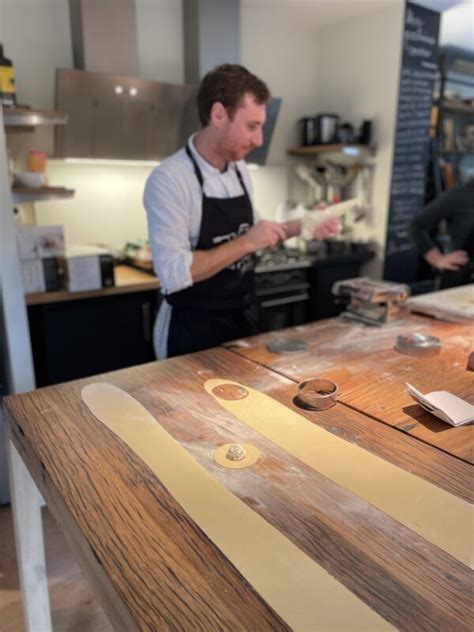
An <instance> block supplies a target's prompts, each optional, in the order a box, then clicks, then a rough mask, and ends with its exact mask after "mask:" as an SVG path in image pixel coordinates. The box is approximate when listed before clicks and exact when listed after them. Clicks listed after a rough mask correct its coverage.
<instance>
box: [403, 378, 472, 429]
mask: <svg viewBox="0 0 474 632" xmlns="http://www.w3.org/2000/svg"><path fill="white" fill-rule="evenodd" d="M405 386H406V389H405V390H406V392H407V393H408V394H409V395H410V396H411V397H412V398H413V399H414V400H415V401H416V402H417V403H418V404H420V406H423V408H424V409H425V410H427V411H428V412H430V413H431V414H432V415H436V417H438V418H439V419H441V420H442V421H445V422H446V423H448V424H451V426H463V425H465V424H469V423H472V422H474V406H473V405H472V404H470V403H469V402H466V401H465V400H464V399H461V398H460V397H457V395H453V394H452V393H448V392H447V391H432V392H431V393H427V394H426V395H423V393H420V391H418V390H417V389H416V388H414V387H413V386H412V385H411V384H408V382H406V384H405Z"/></svg>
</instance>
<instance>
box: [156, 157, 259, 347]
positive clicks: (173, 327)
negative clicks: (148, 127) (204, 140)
mask: <svg viewBox="0 0 474 632" xmlns="http://www.w3.org/2000/svg"><path fill="white" fill-rule="evenodd" d="M186 153H187V155H188V157H189V159H190V160H191V162H192V163H193V166H194V171H195V173H196V177H197V179H198V181H199V184H200V185H201V189H202V218H201V227H200V232H199V238H198V242H197V244H196V250H210V249H211V248H215V247H216V246H219V245H220V244H222V243H225V242H226V241H230V240H231V239H235V238H237V237H239V236H240V235H243V234H244V233H246V232H247V231H248V230H249V228H250V227H251V226H252V224H253V208H252V202H251V200H250V197H249V195H248V193H247V189H246V188H245V184H244V181H243V178H242V175H241V173H240V171H239V170H238V168H237V166H236V167H235V169H236V172H237V177H238V179H239V182H240V185H241V186H242V190H243V194H242V195H239V196H237V197H234V198H224V199H221V198H212V197H208V196H207V195H205V193H204V180H203V177H202V173H201V170H200V169H199V167H198V165H197V162H196V161H195V159H194V157H193V156H192V154H191V151H190V150H189V147H186ZM166 300H167V302H168V303H169V304H170V305H172V307H173V310H172V313H171V321H170V325H169V331H168V349H167V355H168V357H169V358H171V357H172V356H177V355H182V354H185V353H193V352H194V351H202V350H203V349H209V348H211V347H216V346H218V345H220V344H222V343H223V342H227V341H229V340H234V339H236V338H243V337H245V336H250V335H253V334H255V333H258V326H257V323H258V309H257V306H256V302H255V281H254V257H253V256H252V255H248V256H246V257H243V258H242V259H240V260H239V261H236V262H235V263H234V264H232V265H231V266H229V267H228V268H226V269H225V270H221V271H220V272H218V273H217V274H216V275H214V276H213V277H211V278H210V279H206V280H204V281H200V282H198V283H195V284H194V285H193V286H191V287H189V288H186V289H184V290H181V291H179V292H174V293H173V294H168V295H167V296H166Z"/></svg>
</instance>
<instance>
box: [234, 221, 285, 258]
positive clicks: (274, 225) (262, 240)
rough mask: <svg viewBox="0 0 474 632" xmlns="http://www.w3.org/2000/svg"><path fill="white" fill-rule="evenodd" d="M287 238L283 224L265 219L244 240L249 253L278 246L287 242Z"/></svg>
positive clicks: (255, 225)
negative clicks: (284, 241)
mask: <svg viewBox="0 0 474 632" xmlns="http://www.w3.org/2000/svg"><path fill="white" fill-rule="evenodd" d="M286 237H287V234H286V231H285V228H284V225H283V224H279V223H278V222H270V221H268V220H265V219H263V220H261V221H260V222H257V224H254V225H253V226H252V228H251V229H250V230H249V231H248V232H247V233H245V235H243V237H242V239H244V240H245V243H246V245H247V248H248V251H249V252H256V251H257V250H264V249H265V248H271V247H272V246H276V245H277V244H278V243H280V241H283V240H285V239H286Z"/></svg>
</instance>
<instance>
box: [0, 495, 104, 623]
mask: <svg viewBox="0 0 474 632" xmlns="http://www.w3.org/2000/svg"><path fill="white" fill-rule="evenodd" d="M43 526H44V535H45V547H46V565H47V569H48V578H49V594H50V602H51V613H52V619H53V628H54V632H66V631H68V632H111V631H112V626H111V625H110V624H109V622H108V620H107V618H106V616H105V614H104V612H103V610H102V609H101V607H100V606H99V604H98V603H97V601H96V600H95V598H94V595H93V593H92V590H91V588H90V587H89V584H88V583H87V581H86V579H85V578H84V576H83V575H82V573H81V570H80V568H79V566H78V565H77V563H76V561H75V560H74V558H73V556H72V554H71V553H70V551H69V549H68V547H67V544H66V542H65V540H64V538H63V536H62V534H61V532H60V531H59V529H58V527H57V526H56V524H55V522H54V520H53V519H52V517H51V515H50V514H49V512H48V510H47V509H43ZM23 630H24V625H23V614H22V609H21V594H20V587H19V580H18V571H17V567H16V558H15V545H14V538H13V525H12V515H11V508H10V507H0V632H23ZM34 632H42V631H41V630H40V629H38V630H34Z"/></svg>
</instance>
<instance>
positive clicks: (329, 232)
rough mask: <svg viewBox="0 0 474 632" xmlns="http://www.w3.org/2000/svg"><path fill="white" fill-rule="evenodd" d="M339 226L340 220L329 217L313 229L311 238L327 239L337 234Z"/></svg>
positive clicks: (339, 230) (339, 229)
mask: <svg viewBox="0 0 474 632" xmlns="http://www.w3.org/2000/svg"><path fill="white" fill-rule="evenodd" d="M341 226H342V225H341V220H340V219H339V218H338V217H329V218H328V219H327V220H326V221H325V222H324V223H323V224H320V225H319V226H317V227H316V228H315V229H314V233H313V239H327V238H328V237H334V236H335V235H339V233H340V232H341Z"/></svg>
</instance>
